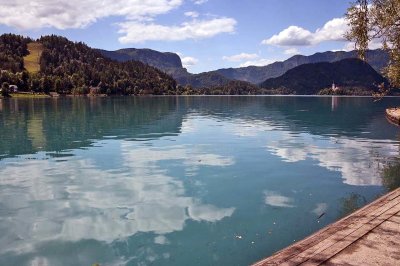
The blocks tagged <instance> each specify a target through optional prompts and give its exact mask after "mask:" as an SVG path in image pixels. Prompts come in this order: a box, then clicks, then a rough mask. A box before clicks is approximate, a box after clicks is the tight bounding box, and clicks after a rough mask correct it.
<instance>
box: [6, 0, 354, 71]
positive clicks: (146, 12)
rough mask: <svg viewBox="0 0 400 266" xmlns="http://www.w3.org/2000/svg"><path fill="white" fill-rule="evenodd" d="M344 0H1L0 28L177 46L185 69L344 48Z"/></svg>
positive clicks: (93, 41) (116, 44)
mask: <svg viewBox="0 0 400 266" xmlns="http://www.w3.org/2000/svg"><path fill="white" fill-rule="evenodd" d="M348 5H349V3H348V1H343V0H301V1H300V0H247V1H244V0H208V1H207V0H123V1H119V0H103V1H98V0H87V1H82V0H58V1H53V0H40V1H39V0H15V1H9V0H0V33H6V32H12V33H17V34H23V35H28V36H31V37H34V38H36V37H39V36H40V35H46V34H58V35H63V36H66V37H67V38H69V39H71V40H74V41H83V42H85V43H87V44H88V45H89V46H91V47H95V48H102V49H107V50H115V49H120V48H127V47H135V48H151V49H155V50H159V51H170V52H177V53H179V54H180V56H181V58H183V59H184V60H183V61H184V63H185V65H186V66H187V67H188V69H189V71H191V72H193V73H198V72H202V71H209V70H214V69H218V68H226V67H238V66H247V65H266V64H268V63H271V62H273V61H277V60H284V59H287V58H289V57H291V56H292V55H294V54H305V55H309V54H313V53H315V52H321V51H327V50H346V49H350V47H351V45H350V44H349V43H348V42H346V41H345V40H344V39H343V37H342V35H343V32H345V30H346V27H347V26H346V21H345V19H344V18H343V16H344V14H345V12H346V9H347V7H348Z"/></svg>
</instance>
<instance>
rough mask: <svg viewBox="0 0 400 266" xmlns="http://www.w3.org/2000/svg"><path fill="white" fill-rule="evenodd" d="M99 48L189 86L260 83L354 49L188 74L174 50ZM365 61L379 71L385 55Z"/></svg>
mask: <svg viewBox="0 0 400 266" xmlns="http://www.w3.org/2000/svg"><path fill="white" fill-rule="evenodd" d="M99 52H100V53H102V55H103V56H106V57H108V58H111V59H114V60H117V61H120V62H124V61H130V60H135V61H140V62H142V63H145V64H148V65H150V66H153V67H156V68H158V69H160V70H162V71H164V72H166V73H167V74H169V75H171V76H172V77H173V78H174V79H175V80H176V81H177V82H178V84H180V85H182V86H187V85H190V86H192V87H193V88H202V87H213V86H224V85H226V84H228V83H229V82H230V81H232V80H240V81H246V82H249V83H252V84H260V83H262V82H264V81H265V80H267V79H269V78H276V77H279V76H281V75H283V74H285V73H286V72H287V71H288V70H290V69H293V68H295V67H297V66H300V65H303V64H310V63H320V62H337V61H340V60H343V59H347V58H357V52H356V51H351V52H344V51H336V52H332V51H328V52H323V53H316V54H313V55H310V56H304V55H295V56H292V57H291V58H289V59H287V60H285V61H283V62H275V63H272V64H270V65H266V66H261V67H258V66H249V67H242V68H227V69H218V70H215V71H209V72H203V73H199V74H192V73H189V72H188V71H187V69H186V68H183V66H182V62H181V59H180V57H179V55H178V54H175V53H168V52H167V53H162V52H158V51H155V50H151V49H135V48H130V49H121V50H117V51H105V50H99ZM367 62H368V63H369V64H370V65H371V66H372V67H373V68H374V69H375V70H376V71H378V72H382V70H383V68H384V67H386V66H387V64H388V62H389V56H388V54H387V52H385V51H383V50H369V51H367Z"/></svg>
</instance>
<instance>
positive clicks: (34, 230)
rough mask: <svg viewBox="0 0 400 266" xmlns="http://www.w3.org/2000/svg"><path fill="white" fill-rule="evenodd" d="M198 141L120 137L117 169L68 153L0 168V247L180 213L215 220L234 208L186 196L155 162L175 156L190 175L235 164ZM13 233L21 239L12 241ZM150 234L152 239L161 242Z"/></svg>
mask: <svg viewBox="0 0 400 266" xmlns="http://www.w3.org/2000/svg"><path fill="white" fill-rule="evenodd" d="M203 150H204V149H202V147H195V148H193V147H192V146H176V147H168V149H156V148H151V147H140V148H138V147H137V146H135V144H134V142H125V141H122V143H121V151H120V152H121V153H122V155H123V156H122V158H123V159H122V160H123V162H121V163H122V164H123V171H122V170H118V171H116V170H113V169H109V170H101V169H98V167H96V164H95V160H93V159H90V156H85V158H86V159H83V157H81V156H79V155H77V156H75V157H70V159H69V160H68V161H60V162H56V161H54V160H28V161H27V160H23V161H19V162H13V163H10V164H7V163H4V166H3V167H2V168H1V169H0V185H1V191H0V192H1V193H0V201H1V205H2V208H3V209H6V210H8V214H7V215H4V214H3V215H2V216H1V218H0V219H1V222H0V224H1V226H0V231H1V232H2V237H1V238H0V246H1V247H2V252H6V251H15V252H28V251H30V250H33V249H34V248H35V245H37V244H39V243H43V242H45V241H50V240H63V241H79V240H81V239H94V240H98V241H105V242H112V241H114V240H116V239H121V238H125V237H129V236H132V235H134V234H136V233H138V232H154V233H156V234H160V235H162V234H167V233H171V232H174V231H180V230H183V228H184V225H185V222H186V221H187V220H194V221H199V222H200V221H206V222H217V221H219V220H221V219H223V218H225V217H229V216H231V215H232V214H233V212H234V210H235V208H219V207H216V206H213V205H209V204H203V203H201V200H200V199H196V198H193V197H188V196H185V187H184V183H183V181H182V180H179V179H178V178H175V177H172V176H169V175H168V174H167V172H166V170H164V169H163V168H162V167H161V166H160V165H159V164H160V163H161V162H163V161H176V163H177V164H178V165H181V166H183V167H184V168H185V171H186V172H187V173H191V174H192V175H195V174H196V172H197V171H198V170H199V168H200V167H202V166H209V167H224V166H229V165H232V164H234V160H233V159H232V158H230V157H223V156H219V155H216V154H208V153H206V152H204V151H203ZM15 239H20V240H22V241H15ZM162 240H163V239H161V238H158V239H156V241H157V242H159V243H161V242H165V241H162Z"/></svg>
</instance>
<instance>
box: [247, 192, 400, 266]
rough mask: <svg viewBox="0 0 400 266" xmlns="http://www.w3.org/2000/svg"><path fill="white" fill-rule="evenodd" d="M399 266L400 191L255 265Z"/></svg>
mask: <svg viewBox="0 0 400 266" xmlns="http://www.w3.org/2000/svg"><path fill="white" fill-rule="evenodd" d="M266 265H349V266H350V265H400V188H399V189H397V190H395V191H393V192H391V193H389V194H387V195H385V196H383V197H381V198H380V199H378V200H376V201H374V202H373V203H371V204H369V205H367V206H365V207H364V208H362V209H360V210H358V211H356V212H355V213H353V214H351V215H349V216H347V217H345V218H343V219H341V220H340V221H338V222H336V223H334V224H331V225H329V226H327V227H325V228H324V229H322V230H320V231H318V232H317V233H315V234H313V235H311V236H310V237H308V238H306V239H304V240H302V241H300V242H298V243H296V244H294V245H292V246H290V247H288V248H286V249H284V250H281V251H279V252H277V253H275V254H274V255H272V256H271V257H269V258H266V259H264V260H262V261H260V262H258V263H255V264H254V266H266Z"/></svg>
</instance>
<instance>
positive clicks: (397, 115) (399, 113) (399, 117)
mask: <svg viewBox="0 0 400 266" xmlns="http://www.w3.org/2000/svg"><path fill="white" fill-rule="evenodd" d="M386 117H387V118H388V120H389V121H390V122H392V123H393V124H396V125H398V126H399V125H400V108H388V109H386Z"/></svg>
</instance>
